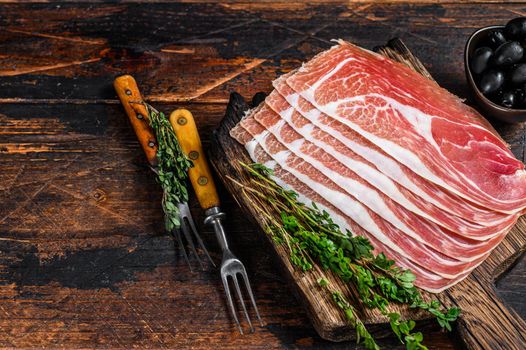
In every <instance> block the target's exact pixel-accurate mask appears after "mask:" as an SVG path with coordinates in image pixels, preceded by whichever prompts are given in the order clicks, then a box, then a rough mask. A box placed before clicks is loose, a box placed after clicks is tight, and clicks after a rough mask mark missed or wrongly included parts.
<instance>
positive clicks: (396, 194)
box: [253, 91, 517, 253]
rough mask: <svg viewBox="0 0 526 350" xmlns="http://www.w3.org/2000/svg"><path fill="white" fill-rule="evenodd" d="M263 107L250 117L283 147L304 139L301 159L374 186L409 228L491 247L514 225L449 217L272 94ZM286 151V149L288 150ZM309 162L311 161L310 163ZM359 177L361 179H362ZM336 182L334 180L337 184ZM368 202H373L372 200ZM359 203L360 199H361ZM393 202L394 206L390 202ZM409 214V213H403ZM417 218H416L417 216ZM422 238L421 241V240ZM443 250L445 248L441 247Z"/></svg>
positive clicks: (469, 246)
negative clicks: (432, 228) (428, 227)
mask: <svg viewBox="0 0 526 350" xmlns="http://www.w3.org/2000/svg"><path fill="white" fill-rule="evenodd" d="M266 103H267V105H268V106H269V107H270V108H272V111H269V110H268V109H265V108H263V112H262V111H260V112H258V113H254V114H253V117H254V118H255V119H256V120H257V121H259V122H260V123H261V124H263V125H264V126H265V127H266V128H267V129H268V130H269V131H271V132H273V133H274V134H275V136H276V137H278V138H279V137H280V135H282V136H283V137H284V138H286V139H284V140H283V141H282V143H284V144H286V145H294V143H293V141H296V140H300V139H304V138H305V140H306V142H305V145H303V146H302V148H303V149H305V152H304V153H303V155H304V156H307V157H309V156H314V157H317V159H318V160H319V161H321V162H323V163H325V165H322V167H325V168H326V169H327V170H332V171H334V172H336V174H335V175H334V176H330V175H329V177H331V178H332V179H334V177H335V176H340V175H342V176H343V175H344V174H347V175H346V176H347V178H348V179H350V178H352V179H354V180H356V181H360V182H362V183H363V181H366V182H367V185H368V186H369V187H371V186H374V187H375V188H376V189H378V190H380V191H381V192H382V194H381V195H380V196H381V197H382V200H383V201H386V202H388V203H389V204H390V207H391V208H393V209H394V210H398V208H397V205H396V204H399V205H400V206H401V208H400V210H401V211H402V212H403V213H405V214H402V215H403V216H404V218H405V219H406V220H411V219H412V221H413V224H412V225H413V227H415V226H414V225H416V227H417V228H416V229H417V230H420V228H419V226H420V225H421V223H420V218H419V217H418V216H421V217H423V218H425V220H424V221H423V222H424V223H425V222H426V220H429V221H432V222H434V223H436V224H438V225H440V226H442V227H444V228H446V229H447V230H449V231H451V232H449V233H450V234H451V235H452V236H455V234H458V235H461V236H465V237H468V238H471V239H473V240H481V241H485V243H484V246H486V247H487V246H488V245H492V244H493V242H494V241H496V239H495V238H497V237H496V236H499V235H500V234H502V233H503V232H507V231H508V230H509V228H510V227H511V226H512V225H513V224H514V223H515V221H516V218H517V215H514V216H506V218H507V220H505V221H501V222H500V223H499V224H497V225H494V226H481V225H478V224H475V223H472V222H469V221H466V220H465V219H463V218H461V217H458V216H455V215H450V214H449V213H447V212H444V211H443V210H441V209H440V208H438V207H436V206H434V205H432V204H431V203H429V202H426V201H424V200H422V199H421V198H418V197H417V196H415V195H413V194H412V193H411V192H410V191H407V190H406V189H405V188H403V187H402V186H400V185H398V184H397V183H395V182H393V181H392V180H391V179H390V178H388V177H387V176H385V175H384V174H383V173H382V172H381V171H379V170H378V169H377V168H375V167H374V166H373V165H372V164H371V163H369V162H368V161H367V160H365V159H364V158H362V157H360V156H359V155H357V154H355V153H354V152H353V151H352V150H349V149H348V148H347V147H346V146H345V145H344V144H342V143H340V142H339V141H338V140H336V139H335V138H334V137H333V136H332V135H330V134H327V133H325V132H323V131H322V130H320V129H319V128H317V127H316V126H314V125H313V124H311V123H310V122H309V121H308V120H306V119H305V118H304V117H303V116H301V115H300V114H299V113H298V112H297V111H296V110H295V109H294V108H292V107H291V106H290V105H289V104H288V103H287V102H286V101H285V100H284V99H283V97H281V95H279V94H278V93H277V92H276V91H274V92H273V93H272V94H270V95H269V96H268V97H267V99H266ZM289 148H290V147H289ZM310 163H312V162H310ZM313 164H314V163H313ZM326 169H322V168H318V170H321V171H325V170H326ZM362 178H363V180H362ZM337 182H338V181H337ZM342 182H345V183H346V185H347V186H350V187H351V190H352V189H353V188H354V189H358V186H356V185H353V184H352V182H350V181H342ZM362 193H364V194H365V195H366V196H369V197H370V196H371V194H372V193H376V190H375V189H371V190H369V191H367V190H365V191H362ZM371 200H373V201H375V199H372V198H371ZM362 202H363V200H362ZM394 202H396V204H395V203H394ZM407 211H409V212H407ZM417 215H418V216H417ZM437 233H438V236H437V237H438V239H440V237H441V236H442V235H443V232H437ZM422 239H425V238H422ZM457 244H461V245H464V248H465V249H468V251H469V252H470V253H474V252H475V250H476V249H477V248H478V247H481V245H480V243H477V242H473V241H465V240H464V241H457ZM444 248H445V247H444ZM446 251H447V252H448V253H455V252H454V250H453V251H450V250H446Z"/></svg>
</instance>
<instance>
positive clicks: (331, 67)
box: [286, 41, 526, 213]
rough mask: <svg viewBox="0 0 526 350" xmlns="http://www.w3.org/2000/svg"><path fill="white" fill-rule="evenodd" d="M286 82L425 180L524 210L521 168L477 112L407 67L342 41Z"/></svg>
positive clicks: (482, 201) (502, 207) (481, 201)
mask: <svg viewBox="0 0 526 350" xmlns="http://www.w3.org/2000/svg"><path fill="white" fill-rule="evenodd" d="M286 82H287V84H288V85H289V86H290V87H291V88H292V89H293V90H294V91H295V92H297V93H298V94H299V95H301V96H302V97H303V98H305V99H306V100H307V101H309V102H310V103H311V104H312V105H314V106H315V107H316V108H317V109H318V110H320V111H321V112H323V113H325V114H327V115H329V116H331V117H332V118H334V120H337V121H339V122H341V123H343V124H345V125H347V126H348V127H350V128H351V129H353V130H354V131H355V132H357V133H359V134H360V135H362V136H363V137H364V138H366V139H368V140H369V141H371V142H372V143H374V144H375V145H376V146H378V147H380V148H381V149H382V150H383V151H385V152H386V153H387V154H389V155H391V156H392V157H393V158H395V159H396V160H397V161H399V162H400V163H402V164H404V165H405V166H407V167H409V168H410V169H412V170H413V171H414V172H415V173H417V174H418V175H420V176H422V177H423V178H425V179H426V180H428V181H430V182H432V183H435V184H437V185H439V186H441V187H443V188H445V189H447V190H449V191H451V192H453V193H455V194H457V195H459V196H461V197H463V198H465V199H467V200H469V201H471V202H474V203H476V204H478V205H480V206H482V207H485V208H489V209H493V210H495V211H500V212H504V213H519V212H522V211H523V210H524V208H525V207H526V172H525V171H524V164H523V163H522V162H520V161H519V160H517V159H516V158H515V157H514V156H513V154H512V153H511V151H510V150H509V149H508V148H507V145H506V144H505V143H504V141H502V140H501V139H500V137H498V135H497V134H496V133H495V132H494V130H493V129H492V128H491V127H490V126H489V124H488V123H487V121H486V120H485V119H484V118H482V117H481V116H480V115H479V114H478V113H477V112H475V111H474V110H473V109H472V108H470V107H468V106H467V105H465V104H463V103H462V102H461V101H460V99H459V98H458V97H456V96H454V95H452V94H451V93H449V92H448V91H446V90H444V89H442V88H440V87H438V86H437V84H435V83H434V82H432V81H430V80H429V79H427V78H425V77H423V76H421V75H420V74H418V73H416V72H415V71H413V70H411V69H409V68H408V67H406V66H404V65H402V64H400V63H398V62H394V61H392V60H389V59H387V58H384V57H382V56H380V55H377V54H375V53H372V52H370V51H367V50H364V49H361V48H359V47H357V46H355V45H352V44H350V43H346V42H343V41H341V42H340V44H339V45H336V46H334V47H333V48H331V49H330V50H327V51H325V52H323V53H322V54H320V55H318V56H316V57H315V58H314V59H312V60H311V61H309V62H307V63H306V64H304V65H303V66H302V67H301V68H300V69H298V70H297V72H296V73H295V74H293V75H291V76H289V77H288V78H287V80H286Z"/></svg>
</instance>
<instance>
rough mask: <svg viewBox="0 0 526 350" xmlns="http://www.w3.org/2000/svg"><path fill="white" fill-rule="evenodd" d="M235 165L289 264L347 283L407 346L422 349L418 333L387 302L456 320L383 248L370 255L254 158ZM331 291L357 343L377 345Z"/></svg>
mask: <svg viewBox="0 0 526 350" xmlns="http://www.w3.org/2000/svg"><path fill="white" fill-rule="evenodd" d="M240 165H241V166H242V167H243V168H244V169H245V170H246V171H247V172H248V174H249V176H250V179H249V181H250V186H247V185H244V184H241V183H240V182H239V181H236V180H234V179H232V180H233V181H235V182H236V183H237V184H238V185H239V186H241V187H242V190H243V193H245V195H246V196H247V198H248V199H249V200H251V201H252V202H253V204H255V205H256V206H257V207H258V209H260V211H259V212H260V214H261V215H262V216H263V219H264V221H265V222H266V223H267V225H266V231H267V233H268V234H270V235H271V236H272V238H273V239H274V240H275V241H276V242H277V243H280V244H283V245H284V246H285V247H286V248H287V251H288V252H289V255H290V260H291V262H292V263H293V264H294V265H295V266H297V267H298V268H300V269H302V270H303V271H308V270H311V269H312V268H313V266H314V264H319V265H320V266H321V267H322V268H323V269H325V270H330V271H332V272H333V273H335V274H336V275H337V276H338V277H339V278H340V279H341V280H342V281H344V282H345V283H351V284H353V285H354V286H355V288H356V290H357V292H358V297H359V299H360V301H361V302H362V303H363V304H364V305H366V306H367V307H368V308H370V309H378V310H379V311H380V312H381V313H382V314H383V315H385V316H386V317H388V318H389V320H390V325H391V328H392V330H393V332H394V333H395V334H396V335H397V336H398V338H399V339H400V341H401V342H402V343H405V344H406V346H407V348H408V349H426V347H425V346H424V345H422V340H423V336H422V334H421V333H418V332H416V333H415V332H412V330H413V328H414V326H415V323H414V321H411V320H408V321H400V317H401V316H400V314H398V313H394V312H389V310H388V306H389V304H390V302H397V303H403V304H408V305H410V306H411V307H412V308H419V309H422V310H426V311H428V312H430V313H431V314H432V315H434V316H435V317H436V319H437V321H438V323H439V325H440V326H441V327H443V328H445V329H448V330H451V324H450V323H451V322H453V321H454V320H456V318H457V317H458V314H459V312H460V310H459V309H458V308H450V309H444V308H443V307H442V305H441V304H440V302H439V301H438V300H433V301H431V302H429V303H426V302H425V301H424V300H423V299H422V295H421V294H420V292H419V290H418V289H417V288H416V287H415V286H414V284H413V282H414V281H415V279H416V277H415V275H414V274H413V273H412V272H411V271H410V270H404V269H401V268H400V267H398V266H396V264H395V262H394V261H393V260H390V259H388V258H387V257H386V255H385V254H383V253H380V254H376V255H375V254H374V253H373V246H372V245H371V243H370V242H369V240H368V239H367V238H365V237H362V236H355V235H353V234H352V233H351V232H350V231H349V230H345V232H342V230H341V229H340V227H339V226H338V225H337V224H336V223H335V222H334V221H333V220H332V218H331V217H330V215H329V214H328V213H327V212H326V211H324V210H321V209H319V208H318V206H317V205H316V204H315V203H312V204H311V206H307V205H305V204H304V203H302V202H300V201H299V200H298V198H299V196H298V194H297V193H296V192H294V191H290V190H286V189H284V188H282V187H280V186H279V185H278V184H277V183H276V182H274V181H273V180H272V179H271V176H272V175H273V173H272V170H270V169H268V168H266V167H265V166H263V165H261V164H257V163H256V164H250V165H247V164H244V163H240ZM269 207H270V208H271V210H269V209H268V208H269ZM276 213H279V214H276ZM335 293H337V292H335V291H334V290H332V291H331V295H332V298H333V300H334V301H335V303H336V304H337V305H338V307H339V308H340V309H342V310H343V311H344V312H345V314H346V315H347V319H348V320H349V321H350V323H351V324H352V325H353V326H354V327H356V329H357V332H359V336H360V339H363V344H364V345H365V346H366V347H367V348H369V349H377V345H376V343H375V342H374V341H371V339H372V337H370V334H369V335H368V332H367V330H366V329H365V326H364V325H363V323H361V322H359V320H358V318H357V317H356V315H355V313H354V309H353V308H352V307H351V304H350V303H348V302H346V300H345V298H344V297H343V296H342V295H341V294H335ZM351 316H352V317H351ZM358 328H360V329H358Z"/></svg>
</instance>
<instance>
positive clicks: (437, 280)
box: [233, 127, 475, 293]
mask: <svg viewBox="0 0 526 350" xmlns="http://www.w3.org/2000/svg"><path fill="white" fill-rule="evenodd" d="M233 137H235V138H236V139H237V140H239V141H242V143H244V144H245V145H246V148H247V150H248V151H249V152H250V154H251V157H252V158H253V159H254V160H256V161H257V162H259V163H261V164H264V165H265V166H267V167H268V168H270V169H272V170H273V172H274V176H273V179H274V180H275V181H276V182H277V183H278V184H279V185H280V186H282V187H283V188H285V189H290V190H294V191H295V192H296V193H299V194H300V195H299V200H300V201H301V202H303V203H307V204H308V205H309V204H310V203H312V202H314V203H316V205H317V206H318V208H320V209H321V210H325V211H327V212H328V213H329V214H330V215H331V218H332V219H333V220H334V222H335V223H337V224H338V225H339V226H340V227H346V228H349V230H351V232H353V233H354V234H356V235H360V236H363V237H367V238H368V239H369V240H370V241H371V243H372V244H373V246H374V247H375V252H376V253H379V252H384V253H385V254H386V255H387V256H388V257H390V258H393V259H396V262H397V264H398V265H399V266H400V267H401V268H403V269H410V270H411V271H412V272H413V273H414V274H415V276H416V277H417V279H416V281H415V285H417V286H420V287H422V288H426V289H427V290H428V291H431V292H434V293H438V292H440V291H442V290H444V289H446V288H449V287H450V286H452V285H454V284H456V283H458V282H459V281H460V280H462V279H463V278H464V277H465V276H466V275H467V274H468V273H469V271H466V272H464V273H463V274H461V275H459V276H457V277H455V278H453V279H448V278H444V277H442V276H439V275H436V274H435V273H433V272H431V271H430V270H428V269H426V268H424V267H422V266H420V265H418V264H415V263H414V262H412V261H411V260H410V259H408V258H406V254H405V253H403V252H402V253H400V252H399V251H400V248H398V247H395V249H396V250H393V249H392V248H390V247H389V246H387V245H385V244H384V243H383V241H380V240H378V239H377V238H375V236H374V235H372V234H370V233H369V232H367V231H365V230H364V229H362V228H361V227H360V226H359V225H358V224H356V223H355V222H354V221H353V220H352V219H350V218H349V217H347V216H346V215H345V214H343V213H342V212H341V210H339V209H338V208H337V207H335V206H334V205H332V204H331V203H329V202H328V201H327V200H325V199H324V198H323V197H322V196H320V195H319V194H318V193H317V192H316V191H315V190H313V189H311V188H310V187H308V186H307V185H305V184H304V183H303V182H301V181H300V180H299V179H298V178H297V177H295V176H294V175H293V174H291V173H290V172H288V171H287V170H285V169H283V168H282V167H281V166H280V165H278V163H277V162H276V161H275V160H274V159H273V158H272V157H270V156H269V155H268V154H267V153H266V152H265V151H264V149H263V148H262V147H261V146H260V145H259V144H257V143H256V142H255V141H254V140H252V141H251V139H252V135H251V134H250V133H249V132H247V131H246V130H245V129H243V128H242V127H238V128H236V129H234V130H233ZM474 267H475V266H473V267H472V268H474Z"/></svg>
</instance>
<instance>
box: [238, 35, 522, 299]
mask: <svg viewBox="0 0 526 350" xmlns="http://www.w3.org/2000/svg"><path fill="white" fill-rule="evenodd" d="M273 86H274V88H275V91H273V92H272V93H271V94H270V95H269V96H268V97H267V99H266V100H265V102H264V103H262V104H261V105H260V106H259V107H257V108H255V109H253V110H251V111H249V112H248V113H247V114H246V116H245V117H244V118H243V119H242V120H241V122H240V123H238V125H237V126H235V127H234V128H233V129H232V130H231V133H230V134H231V136H232V137H234V138H235V139H236V140H238V141H239V142H240V143H242V144H243V145H244V146H245V148H246V150H247V152H248V153H249V155H250V157H251V158H252V159H253V160H254V161H256V162H259V163H263V164H264V165H266V166H268V167H269V168H271V169H273V170H274V175H273V179H274V180H275V181H276V182H277V183H278V184H279V185H280V186H282V187H284V188H286V189H291V190H294V191H295V192H297V193H298V194H299V200H300V201H302V202H304V203H306V204H307V205H310V203H316V204H317V205H318V206H319V207H321V208H322V209H324V210H326V211H327V212H328V213H329V214H330V215H331V217H332V218H333V220H334V221H335V222H336V223H337V224H338V225H339V226H340V227H341V228H342V231H345V230H346V229H348V230H350V232H352V233H353V234H356V235H362V236H364V237H366V238H368V239H369V240H370V242H371V244H372V245H373V246H374V248H375V252H377V253H379V252H384V253H385V254H386V255H387V256H389V257H390V258H392V259H394V260H395V261H396V262H397V264H398V265H399V266H401V267H402V268H407V269H410V270H412V271H413V272H414V273H415V275H416V276H417V280H416V282H415V284H416V285H417V286H419V287H421V288H423V289H426V290H428V291H431V292H439V291H442V290H444V289H446V288H449V287H450V286H452V285H454V284H455V283H457V282H458V281H460V280H462V279H463V278H465V277H466V276H467V275H468V274H469V272H470V271H472V270H473V269H474V268H476V267H477V266H478V265H479V264H480V263H482V262H483V261H484V260H485V259H486V258H487V256H488V255H489V254H490V253H491V251H492V250H493V249H494V248H495V247H496V246H497V245H498V244H499V243H500V242H501V241H502V239H503V238H504V237H505V235H506V233H507V232H508V231H509V230H510V229H511V227H512V226H513V224H514V223H515V222H516V220H517V219H518V217H519V216H520V215H521V214H522V213H523V212H524V210H525V207H526V172H525V170H524V165H523V164H522V162H520V161H518V160H517V159H515V158H514V156H513V154H512V153H511V152H510V151H509V149H508V148H507V145H506V144H505V142H504V141H503V140H502V139H501V138H500V137H499V135H498V134H497V133H496V131H495V130H494V129H493V128H492V127H491V125H490V124H489V123H488V122H487V121H486V120H485V119H484V118H482V117H481V116H480V115H479V114H478V113H476V112H475V111H474V110H473V109H471V108H469V107H467V106H466V105H464V104H463V103H462V102H461V101H460V99H458V98H457V97H455V96H453V95H451V94H450V93H448V92H447V91H445V90H443V89H441V88H440V87H438V85H437V84H436V83H435V82H432V81H430V80H427V79H426V78H424V77H422V76H420V75H419V74H417V73H415V72H413V71H411V70H410V69H408V68H407V67H405V66H403V65H401V64H399V63H396V62H393V61H391V60H389V59H386V58H383V57H380V56H378V55H376V54H374V53H371V52H368V51H366V50H363V49H360V48H358V47H356V46H354V45H352V44H349V43H345V42H342V41H340V42H339V45H336V46H334V47H333V48H331V49H329V50H327V51H325V52H323V53H321V54H319V55H317V56H316V57H315V58H314V59H313V60H311V61H310V62H308V63H306V64H304V65H303V66H302V67H301V68H300V69H298V70H296V71H293V72H291V73H289V74H286V75H284V76H282V77H281V78H279V79H277V80H276V81H274V82H273Z"/></svg>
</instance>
